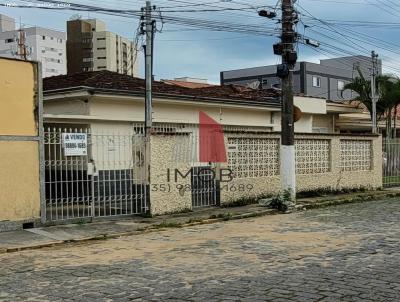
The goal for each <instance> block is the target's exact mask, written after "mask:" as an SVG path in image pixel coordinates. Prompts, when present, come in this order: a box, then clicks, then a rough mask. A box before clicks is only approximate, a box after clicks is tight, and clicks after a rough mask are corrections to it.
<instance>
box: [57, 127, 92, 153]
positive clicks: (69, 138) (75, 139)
mask: <svg viewBox="0 0 400 302" xmlns="http://www.w3.org/2000/svg"><path fill="white" fill-rule="evenodd" d="M62 144H63V148H64V155H65V156H86V155H87V134H86V133H63V134H62Z"/></svg>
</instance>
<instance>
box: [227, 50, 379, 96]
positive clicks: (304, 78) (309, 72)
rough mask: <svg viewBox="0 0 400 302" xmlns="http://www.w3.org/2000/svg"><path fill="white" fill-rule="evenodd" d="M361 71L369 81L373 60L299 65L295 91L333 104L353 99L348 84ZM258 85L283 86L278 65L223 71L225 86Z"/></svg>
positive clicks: (359, 58)
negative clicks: (347, 88) (346, 88)
mask: <svg viewBox="0 0 400 302" xmlns="http://www.w3.org/2000/svg"><path fill="white" fill-rule="evenodd" d="M357 69H359V70H361V72H362V73H363V75H364V76H365V78H370V76H371V72H372V60H371V58H369V57H365V56H350V57H341V58H335V59H327V60H321V61H320V64H316V63H310V62H299V63H297V64H296V66H295V68H294V72H293V81H294V92H295V93H297V94H304V95H305V96H310V97H321V98H325V99H327V100H331V101H341V100H349V99H352V98H353V97H354V93H353V92H351V91H348V90H346V91H343V88H344V86H345V85H346V83H349V82H350V81H352V79H353V78H354V77H356V76H358V71H357ZM378 72H379V73H380V74H381V73H382V62H381V60H378ZM227 84H239V85H253V86H254V85H255V86H259V87H260V88H262V89H268V88H271V87H280V84H281V80H280V78H278V77H277V76H276V65H270V66H262V67H254V68H246V69H238V70H230V71H222V72H221V85H227Z"/></svg>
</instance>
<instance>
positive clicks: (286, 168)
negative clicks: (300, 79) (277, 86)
mask: <svg viewBox="0 0 400 302" xmlns="http://www.w3.org/2000/svg"><path fill="white" fill-rule="evenodd" d="M295 1H296V0H281V2H282V17H281V19H282V20H281V23H282V32H281V42H280V43H278V44H275V45H274V54H275V55H279V56H281V57H282V64H280V65H278V66H277V72H276V73H277V76H278V77H279V78H281V81H282V110H281V115H282V120H281V128H282V130H281V152H280V155H281V167H280V172H281V189H282V192H281V193H282V194H281V197H282V199H283V201H284V202H285V203H286V205H287V206H288V207H289V208H290V207H292V206H293V204H294V203H295V202H296V158H295V155H296V154H295V147H294V109H293V107H294V106H293V102H294V96H293V69H294V67H295V65H296V62H297V52H296V50H295V47H294V44H295V42H296V41H297V39H298V35H297V33H296V31H295V28H294V27H295V24H296V23H297V22H298V14H297V12H296V11H295V9H294V5H293V3H294V2H295ZM258 15H259V16H261V17H265V18H269V19H274V18H275V17H276V12H273V11H266V10H261V11H259V12H258ZM305 43H306V44H309V45H311V46H313V47H319V42H318V41H312V40H310V39H306V41H305Z"/></svg>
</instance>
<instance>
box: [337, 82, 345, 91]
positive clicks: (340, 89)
mask: <svg viewBox="0 0 400 302" xmlns="http://www.w3.org/2000/svg"><path fill="white" fill-rule="evenodd" d="M344 85H345V84H344V82H343V81H337V89H338V90H339V91H343V90H344Z"/></svg>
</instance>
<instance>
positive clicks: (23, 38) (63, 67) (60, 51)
mask: <svg viewBox="0 0 400 302" xmlns="http://www.w3.org/2000/svg"><path fill="white" fill-rule="evenodd" d="M19 44H23V45H24V47H25V48H26V53H27V59H28V60H32V61H38V62H41V63H42V76H43V77H51V76H56V75H62V74H66V73H67V59H66V34H65V33H64V32H60V31H56V30H52V29H47V28H42V27H28V28H22V29H18V30H17V29H16V24H15V19H13V18H11V17H8V16H5V15H0V57H6V58H22V56H21V51H20V50H21V47H20V46H19Z"/></svg>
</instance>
